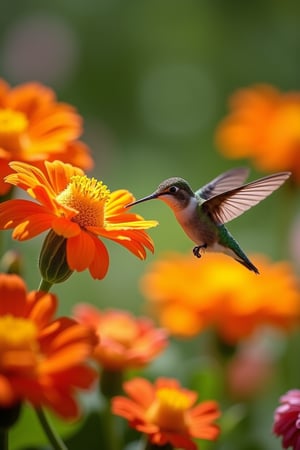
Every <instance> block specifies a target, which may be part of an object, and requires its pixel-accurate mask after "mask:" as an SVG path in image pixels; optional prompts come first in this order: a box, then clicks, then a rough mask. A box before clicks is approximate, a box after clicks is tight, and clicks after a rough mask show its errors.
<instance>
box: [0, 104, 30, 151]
mask: <svg viewBox="0 0 300 450" xmlns="http://www.w3.org/2000/svg"><path fill="white" fill-rule="evenodd" d="M27 127H28V120H27V118H26V116H25V114H23V113H22V112H20V111H14V110H12V109H0V147H2V148H3V149H4V150H6V151H8V152H10V153H14V154H16V153H18V152H21V151H22V150H24V149H25V148H26V147H27V145H28V143H29V139H28V136H27V134H26V130H27Z"/></svg>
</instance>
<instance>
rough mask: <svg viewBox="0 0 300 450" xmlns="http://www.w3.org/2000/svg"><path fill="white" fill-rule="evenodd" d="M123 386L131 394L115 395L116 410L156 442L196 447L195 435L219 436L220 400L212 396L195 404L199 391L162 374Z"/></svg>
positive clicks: (190, 449)
mask: <svg viewBox="0 0 300 450" xmlns="http://www.w3.org/2000/svg"><path fill="white" fill-rule="evenodd" d="M123 387H124V391H125V392H126V393H127V395H128V396H129V398H126V397H115V398H113V400H112V411H113V413H114V414H117V415H119V416H122V417H124V418H125V419H127V420H128V421H129V425H130V426H131V427H133V428H135V429H136V430H138V431H140V432H141V433H145V434H147V435H148V439H149V441H150V442H151V443H152V444H156V445H159V446H162V445H165V444H168V443H169V444H171V445H173V446H174V447H178V448H182V449H186V450H196V449H197V448H198V447H197V445H196V444H195V443H194V442H193V441H192V438H199V439H208V440H215V439H217V437H218V435H219V427H218V426H217V425H216V424H214V423H213V422H214V420H216V419H217V418H218V417H219V416H220V411H219V408H218V405H217V403H216V402H214V401H211V400H210V401H205V402H202V403H200V404H198V405H196V406H194V405H195V402H196V399H197V393H196V392H194V391H190V390H188V389H184V388H182V387H181V386H180V384H179V382H178V381H177V380H175V379H168V378H158V379H157V380H156V382H155V383H154V384H151V383H150V382H149V381H148V380H146V379H144V378H134V379H132V380H130V381H127V382H125V383H124V384H123Z"/></svg>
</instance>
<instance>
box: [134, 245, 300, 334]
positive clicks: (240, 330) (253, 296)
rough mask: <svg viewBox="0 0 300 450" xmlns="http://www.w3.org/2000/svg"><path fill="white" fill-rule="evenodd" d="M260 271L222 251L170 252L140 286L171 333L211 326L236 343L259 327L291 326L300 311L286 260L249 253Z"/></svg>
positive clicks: (193, 331) (299, 293) (296, 286)
mask: <svg viewBox="0 0 300 450" xmlns="http://www.w3.org/2000/svg"><path fill="white" fill-rule="evenodd" d="M253 260H254V261H256V263H257V265H258V266H259V267H260V268H261V275H259V276H254V275H253V274H252V273H251V272H248V271H245V270H244V268H243V267H242V266H241V267H240V266H239V265H237V264H236V263H235V261H233V260H231V259H229V258H227V257H226V256H225V255H222V254H206V255H205V261H198V260H195V258H194V257H193V256H192V255H187V256H185V255H180V254H169V255H167V256H166V257H165V258H163V259H160V260H158V261H156V262H155V263H153V264H152V265H150V266H149V270H148V272H147V273H146V274H145V275H144V276H143V278H142V280H141V288H142V292H143V293H144V295H145V297H146V298H147V299H148V301H149V302H150V304H151V308H152V309H153V312H154V314H156V315H157V316H158V318H159V320H160V322H161V324H162V326H163V327H165V328H166V329H167V330H169V332H170V333H171V334H174V335H177V336H182V337H191V336H194V335H196V334H197V333H199V332H200V331H202V330H203V329H204V328H206V327H214V328H215V329H216V331H217V333H218V334H219V335H220V336H221V338H222V339H223V340H225V341H227V342H228V343H235V342H237V341H238V340H240V339H243V338H246V337H248V336H250V335H251V334H252V333H253V332H254V331H255V330H256V329H257V328H258V327H260V326H263V325H271V326H274V327H278V328H279V329H282V330H288V329H290V328H291V327H292V326H293V325H295V323H296V322H297V321H298V320H299V317H300V291H299V284H298V280H297V278H296V276H295V275H294V273H293V270H292V267H291V266H290V264H289V263H288V262H275V263H272V262H270V261H269V260H268V259H267V258H266V257H264V256H262V255H260V256H258V255H257V256H253Z"/></svg>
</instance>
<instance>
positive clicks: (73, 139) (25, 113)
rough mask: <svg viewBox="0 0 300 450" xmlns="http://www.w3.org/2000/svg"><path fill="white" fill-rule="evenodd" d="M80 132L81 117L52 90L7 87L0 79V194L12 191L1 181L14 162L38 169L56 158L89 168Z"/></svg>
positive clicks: (32, 86) (28, 85)
mask: <svg viewBox="0 0 300 450" xmlns="http://www.w3.org/2000/svg"><path fill="white" fill-rule="evenodd" d="M81 133H82V119H81V117H80V116H79V115H78V114H77V112H76V110H75V109H74V108H72V107H71V106H70V105H67V104H66V103H58V102H57V101H56V97H55V94H54V92H53V91H52V90H51V89H49V88H47V87H45V86H43V85H41V84H39V83H26V84H23V85H20V86H18V87H15V88H10V87H9V85H8V84H7V83H5V81H3V80H2V79H0V195H3V194H5V193H7V192H8V191H9V189H10V188H11V186H10V185H9V184H6V183H4V182H3V178H4V177H5V176H6V175H8V174H9V173H10V172H11V170H10V168H9V165H8V163H9V162H10V161H13V160H18V161H26V162H29V163H31V164H34V165H37V166H40V164H41V162H42V161H44V160H48V161H54V160H55V159H59V160H61V161H65V162H69V163H71V164H74V165H76V166H78V167H81V168H83V169H91V168H92V166H93V161H92V159H91V157H90V155H89V150H88V148H87V147H86V145H84V144H83V143H82V142H80V141H77V139H78V138H79V136H80V135H81Z"/></svg>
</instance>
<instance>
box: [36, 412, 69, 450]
mask: <svg viewBox="0 0 300 450" xmlns="http://www.w3.org/2000/svg"><path fill="white" fill-rule="evenodd" d="M35 412H36V414H37V416H38V419H39V421H40V424H41V426H42V428H43V430H44V432H45V434H46V436H47V438H48V441H49V443H50V444H51V445H52V447H53V449H54V450H68V448H67V447H66V446H65V444H64V442H63V441H62V440H61V438H60V437H59V436H58V435H57V434H56V432H55V431H54V429H53V428H52V426H51V424H50V423H49V421H48V419H47V417H46V415H45V413H44V411H43V410H42V408H38V407H37V408H35Z"/></svg>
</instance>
